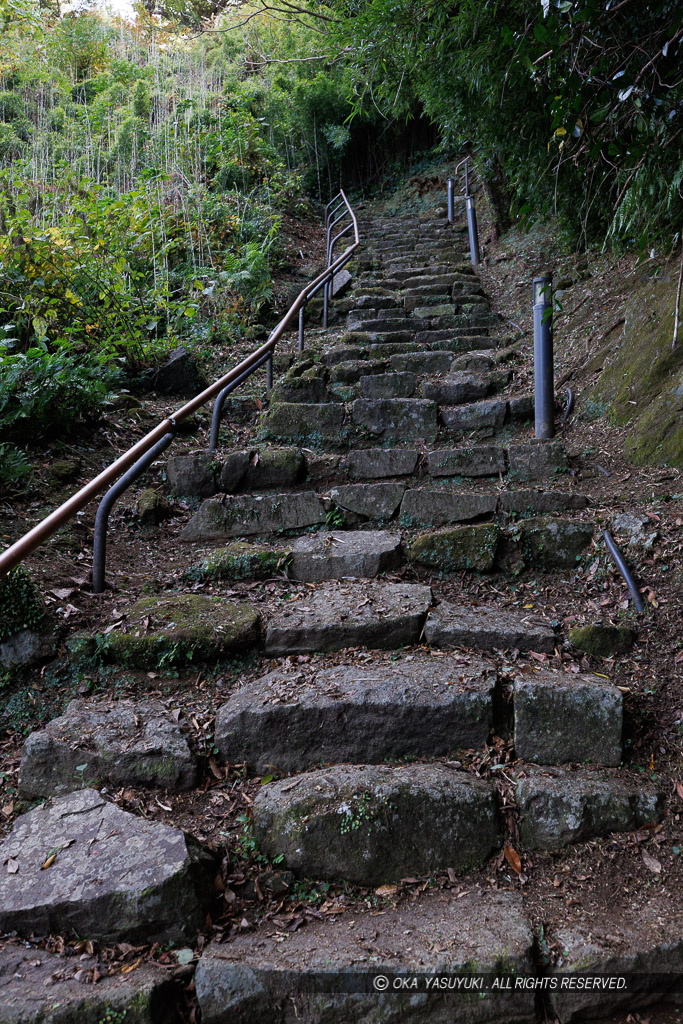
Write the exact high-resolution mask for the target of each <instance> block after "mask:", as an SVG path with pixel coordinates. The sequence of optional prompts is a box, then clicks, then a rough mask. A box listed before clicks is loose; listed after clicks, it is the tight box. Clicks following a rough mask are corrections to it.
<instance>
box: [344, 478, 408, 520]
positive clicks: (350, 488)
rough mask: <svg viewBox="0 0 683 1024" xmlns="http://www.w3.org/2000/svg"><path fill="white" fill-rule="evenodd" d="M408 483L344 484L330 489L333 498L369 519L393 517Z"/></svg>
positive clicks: (346, 507)
mask: <svg viewBox="0 0 683 1024" xmlns="http://www.w3.org/2000/svg"><path fill="white" fill-rule="evenodd" d="M405 489H406V485H405V484H401V483H385V484H342V485H341V486H340V487H333V488H332V490H331V491H330V497H331V498H332V500H333V501H334V502H335V503H336V504H337V505H339V506H340V508H344V509H347V510H348V511H349V512H355V513H356V514H357V515H359V516H365V517H366V518H367V519H377V520H385V519H391V517H392V516H393V515H394V513H395V512H396V510H397V509H398V507H399V505H400V504H401V499H402V497H403V495H404V494H405Z"/></svg>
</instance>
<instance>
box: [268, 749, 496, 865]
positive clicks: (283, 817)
mask: <svg viewBox="0 0 683 1024" xmlns="http://www.w3.org/2000/svg"><path fill="white" fill-rule="evenodd" d="M254 835H255V837H256V839H257V841H258V844H259V849H260V850H262V852H263V853H264V854H265V856H266V857H270V858H273V857H278V856H280V855H283V856H284V862H283V863H284V864H285V866H286V867H287V868H288V869H289V870H291V871H293V872H294V873H295V874H296V875H303V876H305V877H309V878H344V879H345V880H347V881H349V882H354V883H356V884H357V885H382V884H383V883H386V882H394V881H398V879H400V878H403V877H405V876H406V875H422V874H429V873H430V872H432V871H438V870H439V869H441V870H443V869H444V868H446V867H451V868H453V869H454V870H468V869H471V868H473V867H475V866H478V865H480V864H482V863H483V862H484V861H485V860H486V859H487V858H488V857H489V856H490V855H491V853H493V852H494V850H496V849H498V848H499V847H500V845H501V842H502V837H501V831H500V823H499V818H498V804H497V800H496V797H495V793H494V790H493V786H492V785H491V783H487V782H484V781H482V780H481V779H477V778H475V777H474V776H472V775H467V774H466V773H465V772H459V771H454V770H453V769H449V768H446V767H445V766H443V765H438V766H437V765H411V766H403V767H400V768H387V767H384V766H379V765H362V766H359V767H355V766H349V765H338V766H337V767H331V768H325V769H323V770H321V771H313V772H308V773H307V774H305V775H299V776H295V778H294V779H292V778H291V777H290V778H287V779H284V780H283V781H281V782H271V783H269V784H268V785H266V786H263V787H262V788H261V789H260V790H259V792H258V794H257V796H256V799H255V801H254Z"/></svg>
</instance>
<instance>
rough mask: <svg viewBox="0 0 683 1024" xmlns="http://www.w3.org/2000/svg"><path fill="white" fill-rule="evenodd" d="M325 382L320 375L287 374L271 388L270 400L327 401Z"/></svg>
mask: <svg viewBox="0 0 683 1024" xmlns="http://www.w3.org/2000/svg"><path fill="white" fill-rule="evenodd" d="M331 397H332V396H331V395H330V392H329V391H328V388H327V384H326V383H325V381H324V379H323V378H322V377H318V376H315V377H290V376H287V377H285V378H284V379H283V380H281V381H278V383H277V384H276V385H275V387H274V388H273V391H272V393H271V395H270V400H271V402H303V403H305V404H309V405H313V404H316V403H319V402H329V401H330V399H331Z"/></svg>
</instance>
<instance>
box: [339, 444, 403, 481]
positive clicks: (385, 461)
mask: <svg viewBox="0 0 683 1024" xmlns="http://www.w3.org/2000/svg"><path fill="white" fill-rule="evenodd" d="M418 455H419V453H418V452H417V451H416V450H415V449H411V448H359V449H356V450H354V451H350V452H349V454H348V455H347V456H346V463H345V470H346V473H347V474H348V476H349V477H351V479H353V480H376V479H379V478H381V477H387V476H410V475H411V474H412V473H414V472H415V469H416V467H417V460H418Z"/></svg>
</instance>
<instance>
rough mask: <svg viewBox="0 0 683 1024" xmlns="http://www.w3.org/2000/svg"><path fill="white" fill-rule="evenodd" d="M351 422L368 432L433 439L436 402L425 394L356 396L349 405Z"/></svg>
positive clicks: (389, 435) (435, 423)
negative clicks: (377, 396)
mask: <svg viewBox="0 0 683 1024" xmlns="http://www.w3.org/2000/svg"><path fill="white" fill-rule="evenodd" d="M351 415H352V417H353V422H354V423H355V424H356V425H357V426H359V427H364V428H365V430H367V431H369V432H370V433H371V434H378V435H384V436H386V437H396V438H407V439H409V438H416V437H421V438H424V439H425V440H433V439H434V437H435V436H436V431H437V408H436V403H435V402H430V401H428V400H427V399H424V398H384V399H368V398H359V399H356V401H355V402H354V403H353V406H352V408H351Z"/></svg>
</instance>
